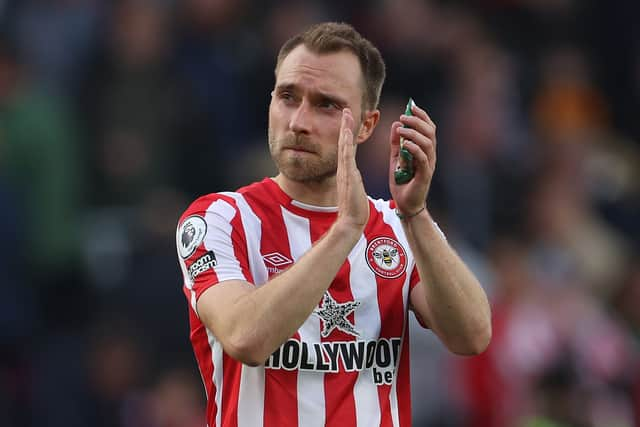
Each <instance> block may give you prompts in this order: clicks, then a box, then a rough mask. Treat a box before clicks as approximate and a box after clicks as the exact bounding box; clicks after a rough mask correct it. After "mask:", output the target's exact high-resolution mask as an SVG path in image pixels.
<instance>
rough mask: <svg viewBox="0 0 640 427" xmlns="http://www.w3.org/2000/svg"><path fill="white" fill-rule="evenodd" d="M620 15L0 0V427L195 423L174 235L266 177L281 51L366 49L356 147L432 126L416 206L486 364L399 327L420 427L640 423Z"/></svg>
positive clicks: (630, 20) (373, 167) (374, 156)
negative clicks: (476, 327) (203, 203)
mask: <svg viewBox="0 0 640 427" xmlns="http://www.w3.org/2000/svg"><path fill="white" fill-rule="evenodd" d="M638 17H640V3H638V2H636V1H631V0H628V1H624V0H621V1H615V2H604V1H578V0H477V1H466V2H462V1H457V2H455V1H427V0H424V1H420V0H398V1H390V0H388V1H382V0H378V1H362V0H358V1H352V2H345V1H325V2H321V1H273V0H272V1H264V2H257V1H250V0H237V1H224V0H183V1H175V0H174V1H171V0H117V1H108V0H13V1H12V0H0V242H1V244H0V286H1V288H0V292H1V293H0V425H2V426H7V427H23V426H35V425H38V426H54V427H55V426H66V427H74V426H126V427H129V426H144V427H161V426H162V427H169V426H186V427H189V426H203V425H204V424H205V423H204V416H203V414H204V413H203V405H204V390H203V388H202V386H201V384H200V378H199V375H198V371H197V367H196V364H195V360H194V358H193V354H192V350H191V346H190V343H189V340H188V325H187V304H186V300H185V298H184V296H183V295H182V289H181V287H182V283H181V277H180V272H179V267H178V263H177V258H176V254H175V243H174V241H175V237H174V234H175V226H176V223H177V219H178V217H179V215H180V213H181V212H182V211H183V210H184V209H186V207H187V206H188V204H189V203H190V201H191V200H193V199H195V198H196V197H197V196H199V195H202V194H205V193H210V192H216V191H225V190H231V189H234V188H237V187H239V186H242V185H244V184H247V183H249V182H251V181H252V180H255V179H261V178H262V177H263V176H269V175H273V174H274V172H275V170H274V168H273V166H272V164H271V160H270V158H269V156H268V150H267V146H266V129H267V108H268V103H269V100H270V95H269V94H270V91H271V88H272V86H273V68H274V65H275V57H276V54H277V50H278V48H279V47H280V45H281V44H282V43H283V42H284V41H285V40H286V39H287V38H288V37H290V36H291V35H293V34H294V33H296V32H298V31H300V30H301V29H303V28H305V27H306V26H308V25H309V24H312V23H315V22H320V21H325V20H337V21H346V22H349V23H351V24H353V25H354V26H355V27H356V29H358V30H359V31H360V32H361V33H362V34H363V35H365V36H366V37H368V38H370V39H371V40H372V41H373V42H374V43H375V44H376V45H377V46H378V47H379V48H380V50H381V52H382V54H383V57H384V58H385V60H386V63H387V75H388V78H387V82H386V84H385V87H384V89H383V97H382V101H381V111H382V120H381V123H380V125H379V126H378V129H377V131H376V132H375V134H374V136H373V137H372V139H371V140H370V141H369V142H367V143H366V144H364V145H363V146H361V148H360V150H359V152H358V162H359V166H360V168H361V170H362V171H363V174H364V177H365V183H366V186H367V189H368V191H369V192H370V193H371V194H372V195H374V196H376V197H388V191H387V184H386V182H387V177H386V169H387V166H386V165H387V156H388V150H387V144H388V141H387V140H386V139H387V136H388V128H389V125H390V123H391V122H392V121H393V120H394V119H396V118H397V116H398V115H399V114H400V113H401V112H403V110H404V105H405V103H406V101H407V99H408V97H409V96H411V97H413V98H414V99H415V100H416V102H417V103H418V104H419V105H420V106H422V107H424V108H425V109H426V110H427V111H428V112H429V113H430V115H431V116H432V118H433V119H434V121H435V122H436V123H437V125H438V167H437V170H436V177H435V179H434V182H433V185H432V189H431V193H430V196H429V199H428V206H429V208H430V210H431V211H432V213H433V215H434V217H435V218H436V220H437V221H438V222H439V223H440V225H441V227H442V228H443V230H444V231H445V233H446V234H447V236H448V238H449V240H450V241H451V242H452V243H453V245H454V247H456V248H457V250H458V251H459V252H460V254H461V255H462V257H463V258H464V259H465V260H466V261H467V262H468V263H469V265H470V266H471V268H472V269H473V270H474V271H475V272H476V274H478V276H479V277H480V278H481V281H482V283H483V285H484V286H485V289H486V290H487V292H488V294H489V295H490V299H491V301H492V305H493V314H494V319H493V320H494V337H493V340H492V343H491V345H490V347H489V349H488V350H487V352H485V353H484V354H483V355H481V356H478V357H473V358H458V357H453V356H451V355H449V354H448V353H446V351H445V350H444V348H443V347H442V345H441V344H440V343H439V342H438V341H436V340H435V339H434V337H433V335H432V334H430V333H429V332H427V333H424V332H423V331H420V330H419V329H418V328H413V329H412V331H414V332H415V333H412V346H413V348H412V371H413V374H412V378H413V388H414V398H413V401H414V405H413V406H414V424H415V425H416V426H423V425H424V426H427V425H428V426H469V427H502V426H504V427H511V426H526V427H538V426H566V427H570V426H578V427H582V426H593V427H597V426H598V427H599V426H605V427H609V426H620V427H625V426H636V427H637V426H640V371H639V369H638V368H639V366H638V362H639V360H640V358H639V357H638V356H639V352H640V256H639V249H640V120H639V119H638V117H637V116H638V112H640V27H639V26H638V25H637V22H636V21H637V20H638Z"/></svg>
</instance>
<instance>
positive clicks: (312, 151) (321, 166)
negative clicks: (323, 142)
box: [269, 129, 338, 182]
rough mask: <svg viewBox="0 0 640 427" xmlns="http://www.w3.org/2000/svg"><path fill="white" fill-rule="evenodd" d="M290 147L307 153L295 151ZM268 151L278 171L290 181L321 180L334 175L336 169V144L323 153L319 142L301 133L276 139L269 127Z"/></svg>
mask: <svg viewBox="0 0 640 427" xmlns="http://www.w3.org/2000/svg"><path fill="white" fill-rule="evenodd" d="M290 148H295V149H300V150H305V151H307V153H296V152H294V151H291V150H289V149H290ZM269 152H270V153H271V158H272V159H273V162H274V163H275V164H276V167H277V168H278V171H279V172H280V173H281V174H282V175H284V176H285V177H286V178H288V179H290V180H292V181H296V182H322V181H324V180H326V179H327V178H332V177H335V175H336V171H337V170H338V145H337V144H336V145H335V146H332V148H331V151H329V152H327V153H324V154H323V153H322V150H321V147H320V146H319V144H315V143H313V142H312V141H310V140H309V139H308V138H306V137H304V136H302V135H287V136H285V137H282V138H279V139H278V138H276V137H275V136H274V134H273V132H272V131H271V129H269Z"/></svg>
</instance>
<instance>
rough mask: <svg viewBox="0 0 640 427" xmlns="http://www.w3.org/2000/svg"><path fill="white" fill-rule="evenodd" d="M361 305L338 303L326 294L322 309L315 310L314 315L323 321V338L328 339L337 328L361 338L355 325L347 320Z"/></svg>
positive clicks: (352, 302)
mask: <svg viewBox="0 0 640 427" xmlns="http://www.w3.org/2000/svg"><path fill="white" fill-rule="evenodd" d="M359 305H360V301H351V302H345V303H338V302H337V301H336V300H334V299H333V298H332V297H331V294H329V292H325V294H324V297H323V298H322V307H318V308H316V309H315V310H313V314H315V315H316V316H318V317H319V318H320V319H322V332H321V335H322V337H323V338H326V337H328V336H329V334H331V332H333V330H334V329H335V328H338V329H340V330H341V331H343V332H346V333H348V334H351V335H354V336H356V337H357V336H360V333H359V332H358V331H356V328H355V326H354V325H353V323H351V322H350V321H349V319H347V316H348V315H349V314H351V313H353V312H354V311H355V309H356V307H358V306H359Z"/></svg>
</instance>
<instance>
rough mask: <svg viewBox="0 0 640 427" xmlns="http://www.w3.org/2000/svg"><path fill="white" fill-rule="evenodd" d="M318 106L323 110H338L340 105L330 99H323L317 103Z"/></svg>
mask: <svg viewBox="0 0 640 427" xmlns="http://www.w3.org/2000/svg"><path fill="white" fill-rule="evenodd" d="M318 106H319V107H320V108H322V109H325V110H339V109H340V106H339V105H338V104H336V103H335V102H333V101H332V100H330V99H324V100H322V101H320V102H319V103H318Z"/></svg>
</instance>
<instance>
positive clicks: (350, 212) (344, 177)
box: [336, 108, 369, 232]
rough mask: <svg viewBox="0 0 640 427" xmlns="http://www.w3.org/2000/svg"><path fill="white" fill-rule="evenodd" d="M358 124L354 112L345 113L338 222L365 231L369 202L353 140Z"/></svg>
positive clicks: (343, 112) (344, 111) (340, 139)
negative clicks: (355, 126)
mask: <svg viewBox="0 0 640 427" xmlns="http://www.w3.org/2000/svg"><path fill="white" fill-rule="evenodd" d="M353 126H354V120H353V116H352V114H351V110H350V109H348V108H345V109H344V110H342V122H341V124H340V137H339V138H338V171H337V174H336V181H337V186H338V221H342V222H343V223H345V225H347V226H348V227H355V228H356V229H358V231H359V232H362V230H364V227H365V225H366V224H367V221H368V220H369V200H368V199H367V193H366V192H365V191H364V185H363V184H362V176H361V175H360V171H359V170H358V166H357V165H356V144H355V142H354V140H353Z"/></svg>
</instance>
